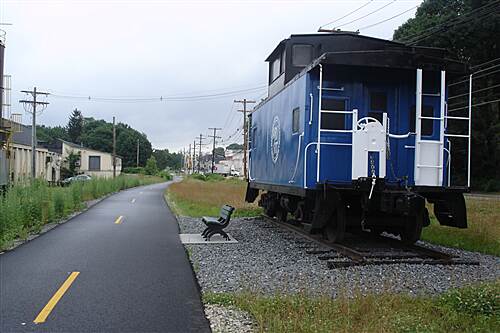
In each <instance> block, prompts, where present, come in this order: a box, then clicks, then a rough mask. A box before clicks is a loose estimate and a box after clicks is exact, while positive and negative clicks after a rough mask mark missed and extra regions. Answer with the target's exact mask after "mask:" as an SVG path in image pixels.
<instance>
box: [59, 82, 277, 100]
mask: <svg viewBox="0 0 500 333" xmlns="http://www.w3.org/2000/svg"><path fill="white" fill-rule="evenodd" d="M265 88H267V85H263V86H257V87H253V88H248V89H240V90H231V91H226V92H222V93H217V94H203V95H191V96H166V97H164V96H159V97H138V98H123V97H93V96H83V95H80V96H78V95H65V94H57V93H51V94H50V95H51V96H52V97H56V98H66V99H78V100H87V101H95V102H113V103H117V102H118V103H120V102H126V103H144V102H168V101H171V102H192V101H201V100H208V99H218V98H224V97H229V96H234V95H238V94H241V93H244V92H246V93H248V92H253V91H260V90H262V89H265Z"/></svg>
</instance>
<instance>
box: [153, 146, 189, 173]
mask: <svg viewBox="0 0 500 333" xmlns="http://www.w3.org/2000/svg"><path fill="white" fill-rule="evenodd" d="M153 156H154V157H155V158H156V162H157V163H158V169H160V170H164V169H166V168H170V169H172V170H179V169H180V168H181V164H182V154H180V153H170V152H169V151H168V149H155V150H153Z"/></svg>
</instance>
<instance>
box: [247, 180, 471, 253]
mask: <svg viewBox="0 0 500 333" xmlns="http://www.w3.org/2000/svg"><path fill="white" fill-rule="evenodd" d="M370 184H371V179H360V180H358V181H356V182H353V184H351V185H349V186H344V187H339V186H333V185H329V184H323V186H322V187H323V188H322V189H321V190H303V189H294V188H290V187H284V186H276V185H268V184H259V183H254V182H251V183H249V185H248V189H247V197H246V200H247V201H249V202H253V201H255V200H256V199H257V197H258V195H259V193H260V191H261V190H263V191H265V192H263V193H262V194H261V196H260V199H259V206H260V207H262V208H263V209H264V213H265V214H266V215H268V216H269V217H276V218H277V219H279V220H280V221H281V222H289V223H293V224H300V225H302V226H303V227H304V229H305V230H306V231H308V232H309V233H311V234H322V235H323V236H324V238H325V239H327V240H328V241H331V242H339V241H341V240H342V239H343V237H344V234H345V232H354V233H355V232H359V231H370V232H372V233H376V234H380V233H382V232H388V233H391V234H394V235H399V236H400V237H401V240H403V241H404V242H407V243H414V242H416V241H417V240H418V239H419V238H420V235H421V232H422V228H423V227H426V226H428V225H429V224H430V219H429V212H428V210H427V207H426V200H427V202H429V203H431V204H433V210H434V215H435V216H436V218H437V219H438V221H439V223H440V224H442V225H447V226H453V227H458V228H466V227H467V219H466V208H465V201H464V197H463V194H462V192H463V191H464V189H463V188H458V187H457V188H447V189H446V190H444V189H442V188H429V187H425V188H421V189H419V188H418V187H415V188H411V189H410V188H408V189H406V188H391V187H390V186H386V185H385V184H384V183H383V182H378V183H377V186H376V187H375V188H374V189H373V191H372V189H371V186H370ZM370 192H372V193H371V195H370Z"/></svg>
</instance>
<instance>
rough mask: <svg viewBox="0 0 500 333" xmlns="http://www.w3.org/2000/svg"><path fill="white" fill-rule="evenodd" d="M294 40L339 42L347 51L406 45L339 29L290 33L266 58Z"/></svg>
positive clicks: (340, 47)
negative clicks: (334, 30) (376, 45)
mask: <svg viewBox="0 0 500 333" xmlns="http://www.w3.org/2000/svg"><path fill="white" fill-rule="evenodd" d="M292 40H293V41H297V42H303V41H309V42H310V41H315V43H318V44H330V43H332V42H333V43H336V44H338V46H337V47H336V48H338V49H339V50H340V49H344V50H345V51H347V50H353V49H358V50H360V49H367V47H372V48H373V46H374V43H376V44H378V46H399V47H405V46H406V45H405V44H403V43H400V42H395V41H390V40H386V39H381V38H375V37H370V36H364V35H360V34H358V33H355V32H349V31H339V32H332V33H313V34H292V35H290V37H288V38H285V39H283V40H282V41H281V42H280V43H279V44H278V45H277V46H276V47H275V48H274V50H273V51H272V52H271V53H270V54H269V56H268V57H267V58H266V60H265V61H272V60H273V59H275V58H276V55H278V54H279V53H280V52H281V51H282V50H283V48H284V47H285V45H286V44H287V43H288V42H289V41H292ZM325 46H326V49H327V50H325V52H328V51H330V49H331V48H332V47H331V46H330V45H325ZM328 46H330V47H328Z"/></svg>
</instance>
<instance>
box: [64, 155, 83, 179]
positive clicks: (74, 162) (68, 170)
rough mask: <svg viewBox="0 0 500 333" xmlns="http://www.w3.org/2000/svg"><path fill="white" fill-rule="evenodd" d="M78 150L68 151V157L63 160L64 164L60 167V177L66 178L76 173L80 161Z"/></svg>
mask: <svg viewBox="0 0 500 333" xmlns="http://www.w3.org/2000/svg"><path fill="white" fill-rule="evenodd" d="M80 159H81V156H80V152H78V153H75V152H74V151H70V152H69V154H68V157H66V159H65V160H64V165H63V167H62V168H61V178H62V179H66V178H68V177H73V176H75V175H76V174H77V173H78V168H79V163H80Z"/></svg>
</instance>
